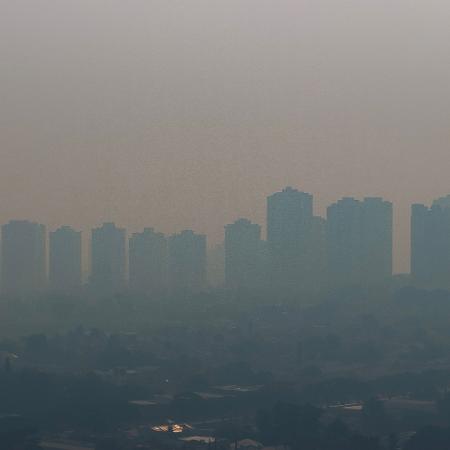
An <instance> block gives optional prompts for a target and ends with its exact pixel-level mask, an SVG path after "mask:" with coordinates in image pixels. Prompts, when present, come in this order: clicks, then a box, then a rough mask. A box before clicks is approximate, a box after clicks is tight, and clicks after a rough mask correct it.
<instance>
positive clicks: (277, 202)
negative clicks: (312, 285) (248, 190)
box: [267, 187, 313, 288]
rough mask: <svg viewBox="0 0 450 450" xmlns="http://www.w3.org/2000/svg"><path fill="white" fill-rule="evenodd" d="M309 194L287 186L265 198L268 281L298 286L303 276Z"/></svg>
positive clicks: (309, 222)
mask: <svg viewBox="0 0 450 450" xmlns="http://www.w3.org/2000/svg"><path fill="white" fill-rule="evenodd" d="M312 218H313V197H312V195H311V194H308V193H305V192H300V191H298V190H296V189H293V188H291V187H287V188H286V189H283V190H282V191H281V192H276V193H275V194H273V195H271V196H269V197H268V198H267V246H268V254H269V273H268V277H269V279H270V282H271V284H272V285H275V286H277V287H281V286H283V287H284V288H297V287H301V286H302V285H303V283H304V282H305V278H306V267H307V264H308V261H307V254H308V241H309V239H310V233H311V226H312Z"/></svg>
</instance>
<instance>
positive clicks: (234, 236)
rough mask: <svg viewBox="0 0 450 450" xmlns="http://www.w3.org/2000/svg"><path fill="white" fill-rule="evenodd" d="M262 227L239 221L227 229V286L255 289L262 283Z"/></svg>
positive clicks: (246, 221) (244, 220)
mask: <svg viewBox="0 0 450 450" xmlns="http://www.w3.org/2000/svg"><path fill="white" fill-rule="evenodd" d="M261 244H262V243H261V227H260V226H259V225H258V224H255V223H252V222H250V221H249V220H247V219H239V220H237V221H236V222H234V223H233V224H230V225H227V226H226V227H225V284H226V286H227V287H228V288H231V289H240V288H255V287H258V285H260V283H261V282H262V273H261V272H262V245H261Z"/></svg>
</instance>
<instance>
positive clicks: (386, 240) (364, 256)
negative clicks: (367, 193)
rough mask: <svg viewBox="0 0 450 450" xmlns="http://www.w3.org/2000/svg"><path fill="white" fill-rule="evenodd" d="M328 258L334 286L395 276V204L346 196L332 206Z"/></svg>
mask: <svg viewBox="0 0 450 450" xmlns="http://www.w3.org/2000/svg"><path fill="white" fill-rule="evenodd" d="M327 259H328V274H329V279H330V282H331V284H332V285H335V284H339V285H346V284H374V283H379V282H383V281H386V280H387V279H388V277H390V276H391V275H392V204H391V203H390V202H386V201H384V200H383V199H381V198H370V197H369V198H365V199H364V201H362V202H361V201H359V200H356V199H354V198H350V197H346V198H343V199H341V200H339V201H338V202H336V203H334V204H333V205H330V206H329V207H328V209H327Z"/></svg>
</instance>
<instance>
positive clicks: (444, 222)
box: [411, 199, 450, 288]
mask: <svg viewBox="0 0 450 450" xmlns="http://www.w3.org/2000/svg"><path fill="white" fill-rule="evenodd" d="M441 200H442V199H439V200H438V201H436V202H435V203H433V206H432V207H431V208H428V207H426V206H425V205H421V204H414V205H412V208H411V276H412V280H413V282H414V283H416V284H418V285H420V286H424V287H433V288H448V287H450V207H447V206H446V205H445V202H442V201H441Z"/></svg>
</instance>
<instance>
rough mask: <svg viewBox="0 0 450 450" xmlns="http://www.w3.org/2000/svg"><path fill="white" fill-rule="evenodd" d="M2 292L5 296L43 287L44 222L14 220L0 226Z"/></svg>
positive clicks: (44, 279) (44, 258) (44, 259)
mask: <svg viewBox="0 0 450 450" xmlns="http://www.w3.org/2000/svg"><path fill="white" fill-rule="evenodd" d="M1 254H2V261H1V267H2V270H1V275H2V277H1V281H2V292H3V294H5V295H8V296H23V295H29V294H34V293H37V292H39V291H42V289H44V288H45V285H46V281H47V280H46V278H47V267H46V231H45V226H44V225H40V224H38V223H33V222H28V221H26V220H14V221H11V222H9V223H7V224H6V225H3V226H2V250H1Z"/></svg>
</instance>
